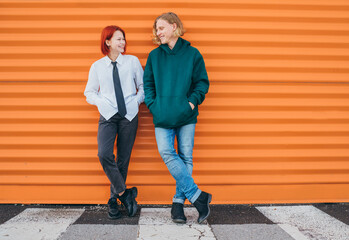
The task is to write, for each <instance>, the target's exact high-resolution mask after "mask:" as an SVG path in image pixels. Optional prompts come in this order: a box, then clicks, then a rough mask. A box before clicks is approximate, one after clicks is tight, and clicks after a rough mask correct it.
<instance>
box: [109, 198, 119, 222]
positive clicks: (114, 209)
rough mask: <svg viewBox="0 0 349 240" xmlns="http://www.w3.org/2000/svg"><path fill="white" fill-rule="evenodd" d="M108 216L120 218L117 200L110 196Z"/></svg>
mask: <svg viewBox="0 0 349 240" xmlns="http://www.w3.org/2000/svg"><path fill="white" fill-rule="evenodd" d="M108 208H109V210H108V217H109V218H110V219H118V218H121V213H120V212H119V207H118V200H116V198H111V199H109V201H108Z"/></svg>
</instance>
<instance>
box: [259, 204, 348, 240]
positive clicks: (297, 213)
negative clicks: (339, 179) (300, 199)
mask: <svg viewBox="0 0 349 240" xmlns="http://www.w3.org/2000/svg"><path fill="white" fill-rule="evenodd" d="M257 209H258V210H259V211H260V212H262V213H263V214H264V215H265V216H266V217H267V218H269V219H270V220H271V221H273V222H274V223H277V224H279V226H280V227H282V228H283V229H284V230H285V231H286V232H288V233H289V234H290V235H291V236H292V237H293V238H294V239H296V240H301V239H302V240H303V239H311V240H313V239H314V240H315V239H316V240H319V239H321V240H327V239H328V240H333V239H336V240H348V239H349V226H348V225H346V224H344V223H343V222H341V221H339V220H337V219H335V218H334V217H331V216H330V215H328V214H326V213H324V212H323V211H321V210H320V209H317V208H316V207H313V206H310V205H309V206H271V207H257ZM292 227H293V228H292ZM296 229H298V230H299V231H297V230H296ZM300 232H301V233H302V235H300Z"/></svg>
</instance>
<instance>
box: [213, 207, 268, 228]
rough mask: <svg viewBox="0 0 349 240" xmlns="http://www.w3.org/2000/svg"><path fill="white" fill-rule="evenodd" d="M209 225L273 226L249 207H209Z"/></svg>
mask: <svg viewBox="0 0 349 240" xmlns="http://www.w3.org/2000/svg"><path fill="white" fill-rule="evenodd" d="M210 209H211V215H210V216H209V218H208V219H207V221H208V223H209V224H253V223H257V224H258V223H264V224H273V222H272V221H270V220H269V219H268V218H266V217H265V216H264V215H263V214H262V213H261V212H259V211H258V210H257V209H256V208H255V207H254V206H250V205H210Z"/></svg>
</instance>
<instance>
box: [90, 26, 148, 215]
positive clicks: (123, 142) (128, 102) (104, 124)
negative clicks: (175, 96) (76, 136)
mask: <svg viewBox="0 0 349 240" xmlns="http://www.w3.org/2000/svg"><path fill="white" fill-rule="evenodd" d="M100 44H101V51H102V53H103V55H105V56H104V57H103V58H101V59H99V60H97V61H96V62H94V63H93V64H92V66H91V68H90V73H89V76H88V81H87V85H86V89H85V92H84V94H85V96H86V101H87V102H88V103H90V104H92V105H96V106H97V108H98V111H99V113H100V118H99V122H98V135H97V140H98V157H99V161H100V163H101V165H102V167H103V170H104V172H105V174H106V175H107V177H108V178H109V181H110V199H109V201H108V207H109V211H108V217H109V218H110V219H117V218H120V217H121V213H120V211H119V209H118V202H117V198H119V200H120V201H121V203H122V204H123V205H124V206H125V208H126V209H127V211H128V215H129V216H130V217H133V216H134V215H135V214H136V212H137V201H136V197H137V194H138V191H137V188H136V187H133V188H126V177H127V172H128V166H129V163H130V157H131V152H132V148H133V144H134V142H135V139H136V134H137V128H138V107H139V105H140V104H141V103H142V102H143V100H144V91H143V68H142V66H141V63H140V62H139V60H138V58H137V57H136V56H132V55H125V51H126V35H125V31H124V30H123V29H122V28H120V27H118V26H115V25H111V26H107V27H105V28H104V29H103V30H102V34H101V42H100ZM116 136H117V144H116V145H117V157H116V161H115V156H114V145H115V140H116Z"/></svg>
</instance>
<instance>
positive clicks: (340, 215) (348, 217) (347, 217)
mask: <svg viewBox="0 0 349 240" xmlns="http://www.w3.org/2000/svg"><path fill="white" fill-rule="evenodd" d="M314 206H315V207H317V208H318V209H320V210H322V211H324V212H325V213H327V214H329V215H331V216H332V217H334V218H336V219H338V220H339V221H342V222H344V223H345V224H347V225H349V203H319V204H314Z"/></svg>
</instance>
